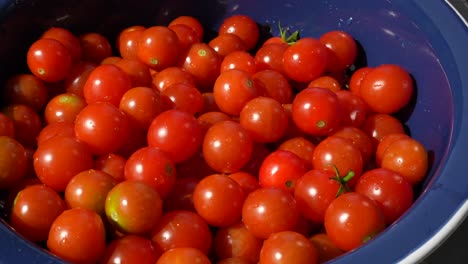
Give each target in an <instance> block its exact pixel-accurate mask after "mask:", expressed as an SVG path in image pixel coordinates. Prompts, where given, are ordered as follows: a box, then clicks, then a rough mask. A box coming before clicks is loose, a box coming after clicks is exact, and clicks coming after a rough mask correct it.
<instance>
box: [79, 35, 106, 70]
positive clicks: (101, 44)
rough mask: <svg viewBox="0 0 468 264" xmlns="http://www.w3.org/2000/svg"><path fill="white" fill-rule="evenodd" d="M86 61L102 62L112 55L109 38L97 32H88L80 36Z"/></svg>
mask: <svg viewBox="0 0 468 264" xmlns="http://www.w3.org/2000/svg"><path fill="white" fill-rule="evenodd" d="M78 39H79V40H80V44H81V52H82V56H83V60H84V61H89V62H93V63H96V64H99V63H101V61H102V60H104V59H105V58H107V57H110V56H111V55H112V46H111V44H110V43H109V40H108V39H107V38H106V37H105V36H104V35H102V34H100V33H97V32H87V33H84V34H82V35H80V36H78Z"/></svg>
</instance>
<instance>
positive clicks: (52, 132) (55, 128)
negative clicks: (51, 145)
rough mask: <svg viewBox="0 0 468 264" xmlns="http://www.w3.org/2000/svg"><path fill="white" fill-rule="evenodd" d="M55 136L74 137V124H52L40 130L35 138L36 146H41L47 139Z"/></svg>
mask: <svg viewBox="0 0 468 264" xmlns="http://www.w3.org/2000/svg"><path fill="white" fill-rule="evenodd" d="M56 136H68V137H74V136H75V124H74V123H73V122H67V121H63V122H53V123H50V124H48V125H46V126H45V127H44V128H42V130H41V132H40V133H39V135H38V136H37V145H38V146H39V145H41V144H42V143H43V142H45V141H47V140H48V139H49V138H53V137H56Z"/></svg>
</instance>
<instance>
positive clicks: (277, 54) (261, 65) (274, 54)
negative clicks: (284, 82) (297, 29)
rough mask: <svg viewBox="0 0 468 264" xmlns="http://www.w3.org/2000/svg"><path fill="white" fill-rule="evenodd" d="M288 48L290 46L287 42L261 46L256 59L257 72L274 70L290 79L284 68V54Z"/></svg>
mask: <svg viewBox="0 0 468 264" xmlns="http://www.w3.org/2000/svg"><path fill="white" fill-rule="evenodd" d="M288 47H289V45H288V44H287V43H285V42H280V43H271V44H264V45H263V46H261V47H260V48H259V49H258V50H257V52H256V53H255V57H254V58H255V64H256V65H257V71H261V70H274V71H277V72H279V73H281V74H283V75H284V76H285V77H288V76H287V74H286V73H285V70H284V68H283V54H284V52H285V51H286V49H287V48H288ZM288 78H289V77H288Z"/></svg>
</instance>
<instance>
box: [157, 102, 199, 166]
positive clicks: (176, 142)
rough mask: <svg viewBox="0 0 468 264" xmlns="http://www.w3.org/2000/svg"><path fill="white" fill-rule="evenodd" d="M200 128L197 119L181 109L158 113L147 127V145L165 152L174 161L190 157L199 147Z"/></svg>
mask: <svg viewBox="0 0 468 264" xmlns="http://www.w3.org/2000/svg"><path fill="white" fill-rule="evenodd" d="M202 140H203V135H202V128H201V126H200V124H199V123H198V121H197V119H196V118H195V117H194V116H193V115H191V114H189V113H187V112H184V111H181V110H168V111H165V112H163V113H161V114H159V115H158V116H157V117H156V118H155V119H154V120H153V121H152V122H151V125H150V127H149V129H148V145H149V146H151V147H157V148H159V149H161V150H163V151H164V152H166V153H167V155H168V157H169V158H170V159H171V160H172V161H173V162H175V163H178V162H182V161H185V160H188V159H189V158H191V157H192V156H193V155H194V154H195V153H196V152H197V151H198V149H199V148H200V147H201V144H202Z"/></svg>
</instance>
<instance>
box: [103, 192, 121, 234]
mask: <svg viewBox="0 0 468 264" xmlns="http://www.w3.org/2000/svg"><path fill="white" fill-rule="evenodd" d="M119 196H120V195H119V194H118V193H110V195H109V196H108V197H107V200H106V205H105V210H106V215H107V217H108V218H109V220H110V222H111V223H112V224H113V225H115V226H116V227H118V228H119V229H124V228H123V227H124V226H125V221H123V219H122V218H121V217H120V214H119V203H121V201H120V199H119Z"/></svg>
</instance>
